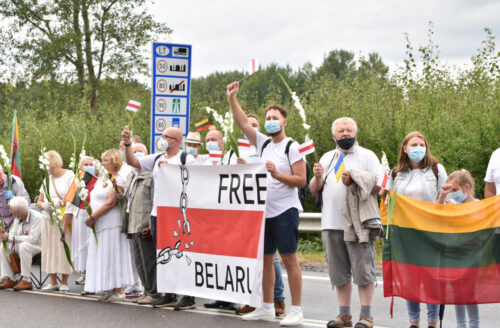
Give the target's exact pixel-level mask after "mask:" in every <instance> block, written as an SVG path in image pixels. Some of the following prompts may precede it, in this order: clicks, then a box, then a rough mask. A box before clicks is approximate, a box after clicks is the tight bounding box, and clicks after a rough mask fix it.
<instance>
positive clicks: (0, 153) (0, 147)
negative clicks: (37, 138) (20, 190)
mask: <svg viewBox="0 0 500 328" xmlns="http://www.w3.org/2000/svg"><path fill="white" fill-rule="evenodd" d="M0 157H1V158H2V162H3V165H2V167H3V169H4V170H7V173H8V174H9V179H7V189H8V190H10V187H11V186H10V178H11V177H12V167H11V166H10V159H9V156H7V153H6V152H5V148H4V147H3V145H0Z"/></svg>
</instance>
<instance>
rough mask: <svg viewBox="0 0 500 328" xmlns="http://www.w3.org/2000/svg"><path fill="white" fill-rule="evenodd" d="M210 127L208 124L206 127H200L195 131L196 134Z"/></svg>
mask: <svg viewBox="0 0 500 328" xmlns="http://www.w3.org/2000/svg"><path fill="white" fill-rule="evenodd" d="M209 127H210V124H207V125H202V126H200V127H199V128H197V129H196V131H197V132H200V131H203V130H206V129H208V128H209Z"/></svg>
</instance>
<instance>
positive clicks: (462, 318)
mask: <svg viewBox="0 0 500 328" xmlns="http://www.w3.org/2000/svg"><path fill="white" fill-rule="evenodd" d="M238 89H239V84H238V82H233V83H231V84H229V85H228V86H227V96H228V102H229V106H230V109H231V111H232V115H233V118H234V120H235V122H236V124H237V125H238V127H239V128H240V130H241V132H242V134H243V135H244V137H245V138H246V139H247V140H248V141H249V143H250V144H251V146H250V147H249V148H248V150H246V151H244V152H241V153H240V157H237V156H236V155H234V152H233V151H231V150H228V149H226V147H225V144H224V138H223V137H224V136H223V134H222V133H221V132H220V131H218V130H215V129H212V130H210V131H209V132H208V133H207V134H206V136H205V140H204V142H205V148H206V149H207V150H208V151H221V152H223V153H224V152H225V153H224V154H225V155H224V156H223V159H222V160H220V161H219V160H213V159H212V158H210V157H209V156H208V155H206V154H200V150H201V148H202V146H203V141H202V139H201V136H200V134H199V133H197V132H190V133H189V134H188V135H187V137H186V139H185V140H183V135H182V131H181V130H180V129H178V128H174V127H172V128H167V129H166V130H165V131H164V133H163V135H162V137H161V138H160V139H159V141H158V145H157V146H158V148H159V149H160V153H159V154H148V150H147V147H146V146H145V145H144V144H143V143H142V142H141V141H140V138H137V137H136V136H132V133H131V132H130V130H129V129H128V127H125V128H124V130H123V132H122V134H121V138H122V141H121V143H120V147H119V149H111V150H107V151H105V152H104V153H103V154H102V156H101V158H100V161H101V163H102V166H103V168H104V169H105V172H106V174H101V173H100V171H101V170H99V169H98V168H97V163H96V161H95V159H93V158H91V157H88V156H86V157H84V158H82V159H81V160H80V163H79V167H80V168H81V169H82V170H84V171H85V172H87V173H88V174H90V175H91V176H94V177H96V179H97V180H96V181H95V183H94V185H93V188H92V190H91V192H90V194H89V198H88V203H89V204H90V207H91V211H87V210H86V209H85V207H84V208H81V207H78V206H75V205H73V204H72V203H71V202H69V201H67V200H65V196H66V194H67V193H68V191H69V190H70V189H71V187H72V184H73V183H74V181H75V175H74V173H73V172H72V171H71V170H67V169H64V168H63V161H62V159H61V156H60V155H59V154H58V153H57V152H56V151H54V150H50V151H48V152H47V153H46V154H45V156H46V158H47V159H48V161H49V165H48V166H49V173H50V176H49V179H48V180H45V182H43V184H42V186H41V187H40V193H39V195H37V197H36V201H35V202H34V204H35V205H32V204H31V199H30V197H29V195H28V193H27V192H26V189H25V187H24V185H23V182H22V180H21V179H20V178H18V177H16V176H9V175H8V174H7V173H6V172H4V171H3V170H1V171H0V214H1V215H2V217H3V221H4V222H5V226H4V227H0V239H1V241H4V242H7V247H8V249H9V250H10V252H9V254H8V253H7V252H6V250H5V248H2V250H1V251H0V274H1V277H0V289H5V288H13V289H14V290H26V289H32V288H33V286H32V284H31V282H30V279H31V278H30V276H31V264H32V258H33V256H35V255H37V254H40V253H41V258H42V261H41V263H42V264H41V265H42V271H43V272H45V273H47V274H48V275H49V281H48V282H47V284H46V285H45V286H43V287H42V290H43V291H55V290H59V291H68V290H69V286H68V277H69V275H70V274H71V273H72V268H71V266H70V264H69V262H68V261H67V257H66V253H65V249H64V247H63V243H62V242H61V234H60V230H59V226H58V225H57V223H56V222H54V220H53V216H52V215H51V213H53V212H55V213H60V215H61V216H62V229H63V230H64V231H66V233H65V237H64V240H65V241H66V243H67V244H69V245H71V247H70V248H71V258H72V262H73V265H74V270H75V271H77V272H79V273H80V276H79V277H78V279H77V280H76V283H77V284H80V285H83V289H82V295H86V294H100V296H99V300H100V301H102V302H114V301H117V300H122V299H124V298H125V297H126V296H127V295H131V296H137V297H136V298H134V299H133V301H134V302H136V303H138V304H142V305H150V306H153V307H173V308H175V309H176V310H185V309H191V308H194V307H196V300H195V298H194V297H193V296H190V295H184V296H183V297H182V298H180V299H178V295H175V294H162V293H159V292H158V290H157V276H156V249H157V248H156V240H157V229H156V215H157V206H158V204H157V200H158V199H159V197H157V195H156V194H155V193H156V192H157V190H156V189H155V184H158V183H160V181H158V179H159V175H158V170H159V166H160V165H161V164H162V163H169V164H180V163H181V161H185V163H186V165H228V164H234V165H244V164H245V163H255V162H259V161H261V162H263V163H265V166H266V169H267V171H268V180H267V200H266V210H265V217H266V220H265V221H266V224H265V232H264V233H265V235H264V268H263V277H262V292H263V293H262V295H263V298H262V305H261V306H260V307H259V308H253V307H251V306H249V305H244V304H242V305H237V304H233V303H229V302H225V301H219V300H214V301H213V302H211V303H206V304H205V306H206V307H209V308H222V309H230V310H235V311H236V313H237V314H241V315H242V319H243V320H261V319H271V318H275V317H276V316H282V315H284V318H283V319H282V320H281V325H284V326H294V325H299V324H301V323H302V321H303V314H302V308H301V303H302V273H301V269H300V266H299V262H298V260H297V256H296V253H297V245H298V239H299V233H298V226H299V213H300V212H301V211H302V210H303V208H302V204H301V202H300V200H299V196H298V192H297V189H298V188H302V187H304V186H305V185H306V183H307V168H306V160H305V158H304V156H303V155H301V153H300V152H299V144H298V143H297V142H295V141H293V139H291V138H289V137H287V135H286V132H285V128H286V126H287V112H286V110H285V109H284V108H283V107H282V106H280V105H271V106H269V107H268V108H267V109H266V111H265V123H264V124H263V128H264V130H265V132H266V134H264V133H261V132H260V128H261V124H260V121H259V119H258V117H257V116H256V115H254V114H248V113H245V112H244V110H243V109H242V108H241V106H240V105H239V103H238V101H237V93H238ZM357 132H358V126H357V124H356V122H355V121H354V120H353V119H352V118H349V117H342V118H338V119H336V120H335V121H334V122H333V124H332V128H331V135H332V139H333V143H332V150H330V151H328V152H326V153H325V154H323V156H321V159H320V160H319V162H318V163H315V164H314V166H313V168H312V173H313V176H312V179H311V180H310V182H309V186H310V191H311V193H312V194H313V195H314V196H316V198H317V200H318V201H319V203H321V204H322V205H321V213H322V216H321V228H322V239H323V244H324V251H325V259H326V261H327V264H328V270H329V276H330V281H331V285H332V288H333V289H336V291H337V293H336V295H337V298H338V304H339V310H338V316H337V317H336V318H335V319H333V320H331V321H329V322H328V324H327V327H328V328H334V327H352V326H354V327H355V328H371V327H373V315H372V311H371V305H372V301H373V296H374V289H375V282H376V272H375V255H376V251H375V246H374V241H375V240H376V239H377V238H378V237H379V236H380V233H381V221H380V213H379V209H378V206H377V195H378V194H383V190H380V187H379V186H378V185H377V177H378V175H379V174H380V172H381V171H382V170H384V168H383V167H382V165H381V163H380V161H379V159H378V158H377V156H376V155H375V154H374V153H373V152H372V151H371V150H369V149H366V148H363V147H362V146H360V145H359V144H358V142H357V139H356V136H357ZM183 145H184V146H183ZM183 150H184V151H183ZM340 159H342V160H343V163H344V164H343V165H344V166H345V171H344V173H343V174H342V176H341V179H340V180H341V181H340V182H338V181H337V177H336V174H335V172H334V168H335V167H336V166H337V164H338V161H339V160H340ZM388 178H389V186H390V188H391V189H397V190H398V192H399V193H401V194H403V195H405V196H408V197H411V198H414V199H417V200H420V201H424V202H430V203H463V202H474V201H477V199H476V198H475V194H474V180H473V178H472V176H471V174H470V173H469V172H468V171H467V170H465V169H462V170H459V171H455V172H452V173H451V174H450V175H447V173H446V170H445V167H444V166H443V165H442V164H440V163H439V162H438V160H437V159H436V158H435V157H433V156H432V154H431V150H430V147H429V144H428V142H427V140H426V138H425V136H424V135H423V134H422V133H420V132H411V133H409V134H408V135H407V136H406V137H405V138H404V139H403V141H402V144H401V148H400V150H399V156H398V162H397V164H396V166H395V167H394V168H393V169H392V170H391V173H390V175H389V177H388ZM485 183H486V185H485V192H484V196H485V197H492V196H495V195H498V194H500V149H497V150H496V151H495V152H494V153H493V154H492V156H491V160H490V162H489V165H488V168H487V172H486V176H485ZM353 184H356V185H358V186H362V187H363V188H364V189H365V190H368V192H369V193H370V194H371V195H372V196H371V197H372V198H373V199H374V203H373V204H374V205H373V204H372V205H368V208H367V209H365V210H366V211H369V212H370V215H371V216H370V217H373V218H375V219H374V220H370V222H363V223H360V218H359V211H358V208H357V204H356V202H355V201H354V200H353V199H352V198H351V197H350V194H351V193H352V192H351V191H350V190H351V189H350V186H351V185H353ZM7 186H9V187H7ZM46 192H49V194H46ZM49 199H51V200H52V201H50V202H49ZM372 213H373V214H372ZM278 253H279V256H280V257H281V260H282V261H283V264H284V267H285V268H286V271H287V276H288V283H289V288H290V295H291V306H290V307H289V308H288V311H285V299H284V296H283V290H284V284H283V280H282V273H281V265H280V261H279V257H278ZM8 255H9V256H8ZM16 256H17V257H18V258H19V264H20V265H19V267H16V265H15V263H16V259H15V257H16ZM13 263H14V264H13ZM59 275H60V278H59ZM59 279H60V280H59ZM353 283H354V284H356V285H357V286H358V292H359V299H360V304H361V309H360V314H359V320H357V321H356V322H354V320H353V316H352V313H351V297H352V289H353V285H352V284H353ZM407 309H408V316H409V321H410V328H418V327H420V304H419V303H416V302H412V301H407ZM438 312H439V305H435V304H427V322H428V327H434V328H435V327H437V321H438ZM456 314H457V325H458V327H459V328H461V327H466V325H467V314H468V316H469V318H468V322H469V325H470V327H472V328H474V327H479V310H478V306H477V305H466V306H465V305H464V306H456Z"/></svg>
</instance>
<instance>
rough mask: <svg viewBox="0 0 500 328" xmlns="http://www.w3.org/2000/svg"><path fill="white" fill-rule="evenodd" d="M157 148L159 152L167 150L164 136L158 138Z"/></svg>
mask: <svg viewBox="0 0 500 328" xmlns="http://www.w3.org/2000/svg"><path fill="white" fill-rule="evenodd" d="M157 146H158V149H159V150H160V151H161V152H165V151H167V148H168V140H167V139H165V138H160V140H158V144H157Z"/></svg>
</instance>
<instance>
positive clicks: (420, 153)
mask: <svg viewBox="0 0 500 328" xmlns="http://www.w3.org/2000/svg"><path fill="white" fill-rule="evenodd" d="M425 153H426V149H425V147H422V146H416V147H410V153H409V154H408V156H409V157H410V159H411V160H412V161H414V162H415V163H420V162H421V161H422V160H423V159H424V157H425Z"/></svg>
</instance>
